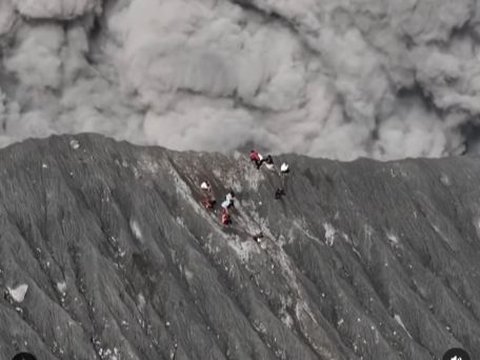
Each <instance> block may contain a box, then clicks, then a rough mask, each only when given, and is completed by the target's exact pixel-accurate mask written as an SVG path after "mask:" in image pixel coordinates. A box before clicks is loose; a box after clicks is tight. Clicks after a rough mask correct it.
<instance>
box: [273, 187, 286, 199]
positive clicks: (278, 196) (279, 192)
mask: <svg viewBox="0 0 480 360" xmlns="http://www.w3.org/2000/svg"><path fill="white" fill-rule="evenodd" d="M285 195H286V194H285V190H283V189H280V188H277V190H275V199H277V200H278V199H281V197H282V196H285Z"/></svg>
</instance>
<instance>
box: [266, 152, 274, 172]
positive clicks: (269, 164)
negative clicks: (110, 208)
mask: <svg viewBox="0 0 480 360" xmlns="http://www.w3.org/2000/svg"><path fill="white" fill-rule="evenodd" d="M265 164H266V165H265V166H266V167H267V169H268V170H271V171H273V170H275V165H274V164H273V158H272V155H267V157H266V158H265Z"/></svg>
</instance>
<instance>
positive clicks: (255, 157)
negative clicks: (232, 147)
mask: <svg viewBox="0 0 480 360" xmlns="http://www.w3.org/2000/svg"><path fill="white" fill-rule="evenodd" d="M250 160H251V161H252V162H254V163H255V165H256V166H257V169H260V166H262V164H263V162H264V161H265V159H264V158H263V156H262V155H260V153H259V152H258V151H257V150H251V151H250Z"/></svg>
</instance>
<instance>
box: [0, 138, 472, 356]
mask: <svg viewBox="0 0 480 360" xmlns="http://www.w3.org/2000/svg"><path fill="white" fill-rule="evenodd" d="M247 155H248V154H240V153H237V154H236V155H235V156H231V157H228V156H225V155H221V154H217V153H196V152H173V151H168V150H166V149H163V148H158V147H149V148H148V147H139V146H133V145H131V144H129V143H127V142H115V141H113V140H111V139H108V138H105V137H103V136H99V135H91V134H82V135H75V136H66V135H64V136H54V137H51V138H48V139H44V140H27V141H25V142H23V143H19V144H15V145H12V146H10V147H8V148H5V149H2V150H1V151H0V236H1V238H0V286H1V288H2V290H3V291H4V294H5V295H4V296H3V297H2V298H1V299H0V323H1V324H2V326H1V327H0V358H1V359H10V358H11V357H12V356H13V354H15V353H16V352H19V351H31V352H33V353H35V354H36V355H37V357H38V359H39V360H46V359H82V360H83V359H92V360H93V359H109V360H126V359H139V360H147V359H152V360H154V359H155V360H157V359H175V360H183V359H190V360H194V359H242V360H243V359H258V360H265V359H305V360H307V359H336V360H337V359H388V360H394V359H439V358H441V356H442V354H443V353H444V352H445V351H446V350H447V349H448V348H450V347H456V346H460V347H463V348H465V349H466V350H468V351H469V352H470V353H471V354H472V355H473V354H480V321H479V319H480V280H479V275H480V262H479V260H480V239H479V236H480V188H479V181H478V180H479V178H480V161H479V159H478V158H476V157H468V156H465V157H452V158H444V159H440V160H425V159H415V160H403V161H396V162H384V163H382V162H375V161H372V160H363V159H361V160H357V161H354V162H348V163H342V162H337V161H330V160H322V159H312V158H307V157H302V156H296V155H284V156H279V157H277V158H275V160H276V162H277V164H279V162H281V161H286V162H288V163H289V164H290V166H291V170H292V171H291V173H290V174H289V175H288V178H287V179H286V196H285V197H284V198H282V199H280V200H276V199H274V196H273V193H274V191H275V188H276V187H277V186H278V185H279V181H280V180H279V177H278V175H277V174H276V173H274V172H270V171H268V170H267V169H265V168H262V169H261V170H260V171H257V170H256V169H255V167H253V166H252V164H251V163H250V161H249V159H248V157H247ZM203 180H208V181H209V182H210V183H211V184H212V187H213V190H214V193H215V194H216V196H217V200H218V201H219V202H220V201H221V199H222V198H223V197H224V195H225V194H226V193H227V191H228V190H230V189H233V190H234V191H235V193H236V197H237V201H236V202H235V209H233V210H232V220H233V224H232V225H231V226H230V227H228V228H225V227H224V226H222V225H221V224H220V221H219V210H218V207H217V209H216V210H215V212H211V211H208V210H207V209H205V208H204V207H203V206H202V205H201V203H200V199H201V190H200V188H199V184H200V182H201V181H203ZM259 231H262V232H263V233H264V235H265V237H264V238H263V239H262V241H261V242H260V244H259V243H256V242H255V241H254V240H253V239H252V235H253V234H255V233H257V232H259Z"/></svg>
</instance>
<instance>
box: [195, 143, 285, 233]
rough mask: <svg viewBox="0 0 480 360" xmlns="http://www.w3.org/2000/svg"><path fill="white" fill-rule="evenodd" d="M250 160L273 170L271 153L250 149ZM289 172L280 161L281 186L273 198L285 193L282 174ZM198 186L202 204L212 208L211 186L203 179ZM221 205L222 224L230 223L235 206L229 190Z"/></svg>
mask: <svg viewBox="0 0 480 360" xmlns="http://www.w3.org/2000/svg"><path fill="white" fill-rule="evenodd" d="M250 160H251V161H252V163H254V165H255V167H256V168H257V169H258V170H260V168H261V167H262V165H263V163H265V166H266V168H267V169H268V170H270V171H275V170H276V168H275V164H274V162H273V158H272V156H271V155H267V156H266V157H265V158H264V157H263V156H262V155H261V154H260V153H259V152H258V151H256V150H252V151H250ZM289 172H290V169H289V166H288V164H286V163H282V165H281V166H280V176H281V177H282V186H281V187H279V188H277V189H276V190H275V194H274V198H275V199H280V198H281V197H282V196H284V195H286V193H285V190H284V179H285V178H284V176H285V175H286V174H288V173H289ZM200 188H201V189H202V191H203V198H202V204H203V205H204V206H205V207H206V208H207V209H213V208H214V206H215V204H216V200H215V197H214V196H213V193H212V187H211V185H210V184H209V183H208V181H203V182H202V183H201V184H200ZM221 207H222V212H221V222H222V224H223V225H230V224H231V223H232V219H231V215H230V211H229V210H230V209H231V208H233V207H235V193H234V192H233V191H232V190H230V191H229V192H228V193H227V194H226V195H225V200H224V201H223V202H222V203H221ZM262 237H263V234H262V233H261V232H260V234H258V236H257V235H255V236H254V238H255V240H256V241H259V239H260V238H262Z"/></svg>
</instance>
